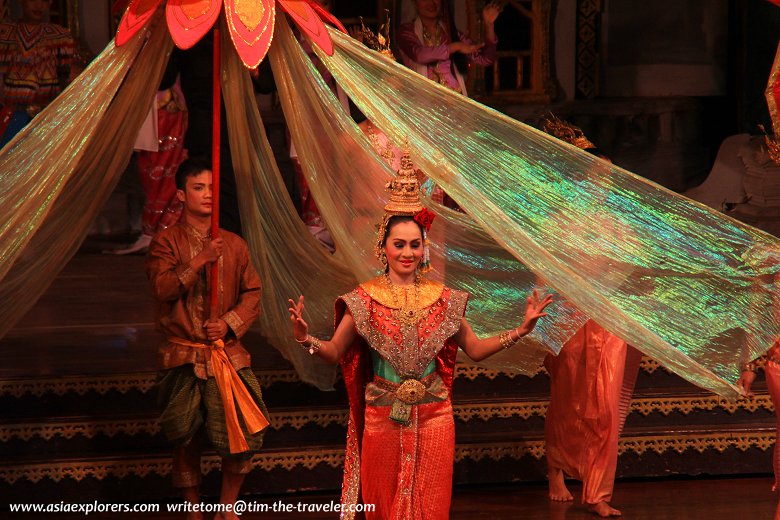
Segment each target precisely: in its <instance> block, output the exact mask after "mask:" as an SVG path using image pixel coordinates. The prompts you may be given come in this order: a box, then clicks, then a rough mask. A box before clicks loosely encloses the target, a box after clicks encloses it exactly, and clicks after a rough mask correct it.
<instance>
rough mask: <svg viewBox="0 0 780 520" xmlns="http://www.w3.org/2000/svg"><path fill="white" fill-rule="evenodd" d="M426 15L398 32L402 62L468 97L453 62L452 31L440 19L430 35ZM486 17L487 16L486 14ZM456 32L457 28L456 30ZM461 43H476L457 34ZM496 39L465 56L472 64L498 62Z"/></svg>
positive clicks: (465, 36)
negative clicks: (425, 19)
mask: <svg viewBox="0 0 780 520" xmlns="http://www.w3.org/2000/svg"><path fill="white" fill-rule="evenodd" d="M419 10H420V8H418V12H419ZM421 16H423V13H420V16H418V17H417V18H415V19H414V21H411V22H407V23H405V24H402V25H401V26H400V27H399V29H398V48H399V50H400V51H401V52H400V54H401V62H402V63H403V64H404V65H405V66H407V67H409V68H410V69H412V70H415V71H417V72H418V73H420V74H422V75H423V76H425V77H427V78H428V79H430V80H432V81H435V82H437V83H440V84H442V85H444V86H446V87H449V88H451V89H453V90H456V91H458V92H460V93H461V94H463V95H464V96H465V95H467V92H466V83H465V81H464V79H463V74H462V73H461V72H460V71H458V69H457V67H455V65H454V64H453V60H452V59H451V56H452V54H454V52H453V51H452V50H451V47H450V44H451V43H452V42H453V39H452V37H451V35H450V34H449V32H448V30H449V28H448V27H446V24H444V23H443V22H442V20H439V21H438V22H437V25H436V27H437V30H436V31H434V32H432V33H429V31H427V30H426V29H425V27H424V24H423V20H422V19H421ZM483 16H484V15H483ZM455 30H457V29H455ZM489 32H490V33H492V23H490V31H489ZM458 35H459V37H460V41H461V42H463V43H464V44H467V45H473V42H472V41H471V40H470V39H469V38H468V37H467V35H466V34H464V33H462V32H460V31H458ZM493 36H494V37H493V38H492V39H491V38H490V37H488V38H486V40H485V45H484V46H483V47H482V48H481V49H479V50H477V51H475V52H473V53H470V54H467V55H466V57H467V59H468V62H469V63H470V64H475V65H481V66H483V67H487V66H489V65H492V64H493V62H494V61H495V60H496V44H497V43H498V41H497V40H496V39H495V35H494V34H493Z"/></svg>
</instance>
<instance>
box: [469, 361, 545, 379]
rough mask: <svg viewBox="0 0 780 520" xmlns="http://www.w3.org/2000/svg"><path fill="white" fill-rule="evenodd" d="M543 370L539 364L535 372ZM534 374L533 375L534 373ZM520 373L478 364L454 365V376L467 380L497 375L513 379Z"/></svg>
mask: <svg viewBox="0 0 780 520" xmlns="http://www.w3.org/2000/svg"><path fill="white" fill-rule="evenodd" d="M543 371H544V367H541V366H540V370H539V371H537V372H536V374H539V373H540V372H543ZM536 374H534V375H536ZM519 375H520V374H519V373H517V372H503V371H500V370H492V369H489V368H485V367H481V366H478V365H470V364H466V363H458V364H457V365H456V367H455V377H457V378H461V377H463V378H466V379H468V380H469V381H474V380H475V379H476V378H478V377H479V376H483V377H486V378H488V379H491V380H493V379H495V378H497V377H498V376H504V377H508V378H510V379H514V378H515V377H517V376H519Z"/></svg>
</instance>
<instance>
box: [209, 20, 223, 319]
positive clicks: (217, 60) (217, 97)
mask: <svg viewBox="0 0 780 520" xmlns="http://www.w3.org/2000/svg"><path fill="white" fill-rule="evenodd" d="M217 23H219V22H217ZM219 46H220V34H219V27H214V71H213V83H214V89H213V90H214V96H213V99H212V117H211V174H212V175H211V239H212V240H214V239H215V238H217V237H218V236H219V149H220V138H221V135H220V129H221V120H222V104H221V103H220V101H221V97H222V91H221V88H220V87H221V83H220V73H221V68H222V67H221V54H220V48H219ZM210 293H211V298H210V304H211V305H210V318H211V319H212V320H216V319H217V318H219V261H216V262H214V263H213V264H211V290H210Z"/></svg>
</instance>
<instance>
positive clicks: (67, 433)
mask: <svg viewBox="0 0 780 520" xmlns="http://www.w3.org/2000/svg"><path fill="white" fill-rule="evenodd" d="M547 403H548V402H547V400H546V399H545V400H538V401H527V402H522V401H521V402H516V401H502V402H497V403H465V404H459V403H455V404H454V405H453V413H454V414H455V418H456V419H457V420H459V421H461V422H470V421H473V420H481V421H484V422H487V421H489V420H491V419H507V418H511V417H520V418H521V419H528V418H530V417H532V416H537V417H544V416H545V414H546V413H547ZM718 408H719V409H721V410H724V411H726V412H728V413H731V414H733V413H734V412H736V411H737V410H745V411H747V412H749V413H754V412H756V411H757V410H759V409H763V410H767V411H769V412H773V411H774V407H773V406H772V400H771V398H770V397H769V395H768V394H760V395H756V396H754V397H753V398H752V399H744V398H743V399H739V400H737V401H728V400H726V399H723V398H720V397H718V396H715V395H704V396H693V397H640V398H637V399H634V400H633V401H632V402H631V412H632V413H639V414H641V415H643V416H647V415H650V414H651V413H661V414H663V415H669V414H670V413H672V412H677V413H681V414H683V415H688V414H690V413H692V412H694V411H699V410H709V411H711V410H715V409H718ZM332 424H336V425H339V426H346V425H347V409H346V408H340V409H339V408H330V409H325V410H300V411H298V410H296V411H285V412H277V413H271V428H272V429H274V430H281V429H282V428H286V427H291V428H294V429H296V430H300V429H302V428H303V427H304V426H307V425H314V426H318V427H320V428H325V427H327V426H330V425H332ZM159 432H160V426H159V424H158V423H157V419H156V418H146V419H119V420H105V421H99V420H98V421H92V420H90V421H67V422H36V423H24V424H6V425H2V426H0V442H8V441H9V440H11V439H21V440H23V441H25V442H26V441H29V440H30V439H33V438H40V439H43V440H46V441H48V440H51V439H53V438H55V437H61V438H64V439H68V440H69V439H72V438H74V437H76V436H81V437H85V438H87V439H92V438H93V437H95V436H97V435H105V436H107V437H114V436H116V435H117V434H124V435H128V436H131V437H132V436H135V435H139V434H147V435H156V434H158V433H159Z"/></svg>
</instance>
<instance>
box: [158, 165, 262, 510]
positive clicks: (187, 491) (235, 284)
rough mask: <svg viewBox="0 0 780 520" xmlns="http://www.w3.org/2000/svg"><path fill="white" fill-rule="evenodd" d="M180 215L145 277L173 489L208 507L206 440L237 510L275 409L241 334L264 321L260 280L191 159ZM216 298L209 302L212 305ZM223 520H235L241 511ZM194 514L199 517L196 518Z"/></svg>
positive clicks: (225, 497)
mask: <svg viewBox="0 0 780 520" xmlns="http://www.w3.org/2000/svg"><path fill="white" fill-rule="evenodd" d="M176 186H177V197H178V198H179V200H181V202H182V203H183V204H184V211H183V214H182V219H181V220H180V221H179V223H178V224H176V225H174V226H171V227H170V228H167V229H165V230H163V231H161V232H160V233H158V234H157V236H155V238H154V239H153V241H152V243H151V245H150V247H149V257H148V259H147V266H146V270H147V275H148V277H149V280H150V282H151V284H152V290H153V293H154V296H155V299H156V300H157V302H158V319H157V322H158V327H159V328H160V330H161V331H162V332H163V333H164V334H165V335H166V340H165V342H164V343H163V346H162V347H161V349H160V354H161V369H162V372H161V374H160V381H159V384H160V402H161V405H162V407H163V412H162V415H161V417H160V423H161V426H162V429H163V431H164V432H165V435H166V437H167V438H168V440H169V441H170V442H172V443H173V444H174V446H175V449H174V455H173V484H174V486H175V487H179V488H182V491H183V495H184V498H185V499H186V500H187V501H188V502H190V503H194V504H197V503H199V502H200V497H199V490H198V486H199V484H200V476H201V472H200V455H201V450H202V442H203V440H204V437H205V438H207V439H208V441H209V443H210V444H211V446H212V447H213V448H214V449H215V450H216V451H217V452H218V453H219V454H220V455H221V456H222V473H223V475H222V491H221V495H220V502H221V503H222V504H233V503H234V502H235V500H236V498H237V497H238V493H239V490H240V488H241V485H242V483H243V481H244V476H245V475H246V473H247V472H248V471H249V469H250V457H251V454H252V453H253V452H254V451H256V450H258V449H259V448H260V446H261V444H262V434H261V433H260V432H261V431H262V430H263V429H264V428H265V427H266V426H268V419H267V417H268V412H267V411H266V409H265V405H264V404H263V401H262V394H261V391H260V385H259V383H258V381H257V379H256V378H255V375H254V373H253V372H252V369H251V367H250V363H251V359H250V355H249V353H248V352H247V351H246V350H245V349H244V347H243V346H242V344H241V340H240V338H241V337H242V336H243V335H244V333H245V332H246V331H247V330H248V328H249V326H250V324H251V323H252V322H253V321H254V320H255V319H256V318H257V316H258V315H259V303H260V294H261V288H260V279H259V277H258V275H257V272H256V271H255V269H254V267H253V266H252V263H251V260H250V258H249V250H248V248H247V245H246V243H245V242H244V241H243V240H242V239H241V238H240V237H238V236H237V235H235V234H233V233H230V232H229V231H225V230H222V229H218V227H216V222H212V214H214V213H215V212H214V211H213V206H214V201H213V199H212V172H211V167H210V166H209V165H208V164H207V163H205V162H199V161H198V160H197V159H188V160H186V161H185V162H184V163H182V165H181V166H180V168H179V171H178V173H177V174H176ZM209 301H210V302H211V304H209ZM221 516H222V518H236V517H235V516H234V513H233V512H226V513H221ZM188 518H191V519H196V518H201V516H200V513H199V512H194V511H193V512H191V513H190V514H188Z"/></svg>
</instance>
